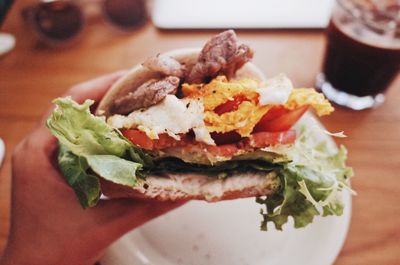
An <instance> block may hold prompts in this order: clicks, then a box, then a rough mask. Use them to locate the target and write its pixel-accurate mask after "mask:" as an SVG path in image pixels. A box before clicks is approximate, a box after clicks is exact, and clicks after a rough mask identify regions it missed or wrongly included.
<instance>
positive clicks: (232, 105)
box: [214, 95, 248, 115]
mask: <svg viewBox="0 0 400 265" xmlns="http://www.w3.org/2000/svg"><path fill="white" fill-rule="evenodd" d="M243 101H248V99H247V98H246V97H245V96H243V95H238V96H234V97H233V100H228V101H227V102H225V103H222V104H221V105H219V106H218V107H216V108H215V109H214V112H215V113H217V114H218V115H222V114H224V113H226V112H231V111H235V110H237V109H238V108H239V105H240V104H242V102H243Z"/></svg>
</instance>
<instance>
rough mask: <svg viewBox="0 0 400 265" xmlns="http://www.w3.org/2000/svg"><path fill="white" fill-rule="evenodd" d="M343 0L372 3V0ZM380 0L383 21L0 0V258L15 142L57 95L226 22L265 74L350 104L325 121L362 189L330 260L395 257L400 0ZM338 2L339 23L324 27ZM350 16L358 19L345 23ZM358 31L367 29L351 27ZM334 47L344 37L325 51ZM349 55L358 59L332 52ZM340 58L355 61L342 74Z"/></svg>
mask: <svg viewBox="0 0 400 265" xmlns="http://www.w3.org/2000/svg"><path fill="white" fill-rule="evenodd" d="M343 2H352V3H353V4H354V3H356V4H357V5H358V4H360V3H361V4H360V5H363V4H365V3H367V5H372V6H373V2H374V1H343ZM375 2H377V1H375ZM380 2H381V3H382V2H390V3H389V4H388V6H390V8H388V9H387V10H386V9H385V11H384V14H389V15H388V16H389V17H384V18H382V16H379V18H378V17H377V16H378V15H376V14H377V13H374V12H375V11H376V10H378V11H379V12H380V11H382V10H380V9H375V7H374V6H373V7H372V9H371V6H369V7H368V8H370V9H369V10H372V12H370V13H368V14H367V15H366V16H364V15H363V14H364V13H361V15H360V14H358V15H357V12H359V13H360V10H358V11H354V10H353V9H352V10H353V11H354V12H353V11H352V12H350V13H348V12H347V11H348V10H347V9H346V8H347V7H346V6H341V7H337V6H336V7H334V6H335V1H333V0H304V1H299V0H284V1H273V0H268V1H261V0H259V1H257V0H246V1H240V0H234V1H223V0H219V1H211V0H204V1H183V0H158V1H157V0H154V1H129V0H114V2H112V1H106V0H104V1H101V0H87V1H56V2H52V1H50V2H49V1H46V2H39V1H34V0H18V1H15V2H14V3H12V1H11V0H5V1H4V0H2V1H1V2H0V23H2V25H1V27H0V33H1V34H0V137H1V138H2V139H3V141H4V142H5V149H6V155H5V160H4V162H3V166H2V168H1V171H0V254H1V252H2V249H3V247H4V245H5V242H6V238H7V233H8V227H9V224H10V223H9V216H10V215H9V202H10V187H11V178H10V175H11V172H10V163H11V162H10V158H11V153H12V150H13V148H14V147H15V146H16V144H17V143H18V142H19V141H20V140H21V139H22V138H23V137H24V136H25V135H26V134H27V133H28V132H29V131H30V130H31V129H32V128H33V127H34V126H35V125H36V124H37V122H38V121H39V120H40V117H41V116H42V115H43V113H44V112H45V111H46V110H47V109H48V108H49V107H50V106H51V100H52V99H53V98H55V97H57V96H59V95H61V94H63V93H64V92H65V91H66V90H67V89H68V88H69V87H71V86H72V85H74V84H76V83H79V82H82V81H85V80H88V79H91V78H94V77H96V76H98V75H102V74H106V73H109V72H113V71H116V70H119V69H127V68H130V67H132V66H134V65H135V64H137V63H140V62H143V61H144V59H146V58H147V57H149V56H151V55H154V54H156V53H159V52H164V51H169V50H172V49H178V48H187V47H201V46H202V45H204V43H205V41H206V40H207V39H208V38H209V37H210V36H212V35H214V34H216V33H218V32H219V31H221V30H222V29H226V28H234V29H236V32H237V34H238V37H239V39H240V40H241V41H242V42H244V43H246V44H248V45H249V46H250V47H252V48H253V50H254V51H255V56H254V59H253V62H254V63H255V64H256V65H258V66H259V67H260V68H261V69H262V71H263V72H264V73H265V74H266V75H267V76H274V75H276V74H279V73H286V74H287V76H288V77H289V78H291V79H292V81H293V83H294V85H295V87H315V86H316V85H318V88H319V89H321V90H323V91H324V93H325V94H326V95H327V96H328V97H330V98H331V99H332V100H333V101H335V102H336V103H338V104H340V105H345V106H347V107H340V106H339V105H336V111H335V113H334V114H333V115H330V116H329V117H326V118H325V117H324V118H322V123H323V124H324V125H325V126H326V127H327V129H328V130H330V131H335V132H336V131H341V130H344V131H345V133H346V135H348V137H347V138H344V139H340V144H345V145H346V146H347V148H348V149H349V164H350V166H352V167H354V170H355V172H356V177H355V178H354V180H353V188H354V189H355V190H356V191H357V192H358V196H356V197H354V198H353V215H352V222H351V226H350V230H349V235H348V238H347V240H346V242H345V245H344V248H343V250H342V251H341V254H340V256H339V257H338V259H337V261H336V264H400V251H399V243H398V242H400V230H399V229H398V224H399V223H400V203H398V202H400V200H399V199H400V197H399V194H400V185H399V172H400V141H399V136H400V108H399V104H398V102H400V91H399V86H400V78H399V67H400V46H399V44H398V41H399V32H398V27H397V23H398V22H399V20H397V19H399V3H398V1H380ZM371 3H372V4H371ZM345 4H346V3H345ZM121 7H123V8H121ZM334 8H336V9H334ZM349 8H354V6H352V7H349ZM7 10H8V12H7ZM334 10H336V11H335V12H337V13H336V15H337V20H335V21H334V22H331V24H330V26H329V30H328V25H329V23H330V22H329V21H330V18H331V14H332V12H333V11H334ZM343 10H345V11H343ZM346 10H347V11H346ZM6 13H7V15H6ZM343 14H345V15H343ZM371 14H372V15H371ZM381 14H382V13H379V15H381ZM392 15H393V16H394V19H393V16H392ZM349 16H350V17H352V18H355V19H356V20H357V22H354V21H353V20H351V19H349ZM371 16H372V17H371ZM375 16H376V17H375ZM332 21H333V20H332ZM349 21H352V22H351V23H353V22H354V25H356V24H357V23H358V24H357V25H358V26H354V28H352V27H353V26H351V25H353V24H351V23H350V22H349ZM360 21H361V22H360ZM371 21H372V22H371ZM393 21H394V22H393ZM370 22H371V23H370ZM332 23H333V24H332ZM335 23H336V24H335ZM341 23H343V25H347V26H341V25H342V24H341ZM346 23H348V24H346ZM359 23H361V24H362V27H361V26H359ZM349 25H350V26H349ZM335 27H336V28H335ZM365 28H367V30H366V31H368V32H372V33H371V34H370V33H368V34H361V35H362V37H360V36H361V35H360V36H358V35H357V36H358V37H357V36H356V35H354V34H359V33H360V30H361V29H362V30H365ZM335 29H336V30H337V31H335ZM347 29H349V30H347ZM352 30H353V31H352ZM335 32H336V33H337V34H339V35H332V34H335ZM338 32H339V33H338ZM354 32H355V33H354ZM363 32H364V31H363ZM340 34H342V35H343V36H345V37H346V36H347V38H348V39H343V38H344V37H343V36H342V35H340ZM381 35H382V36H385V40H384V41H382V39H381V37H380V36H381ZM353 41H354V42H353ZM337 43H342V44H340V45H341V46H340V45H339V44H338V46H335V47H332V45H335V44H337ZM354 43H356V44H354ZM357 43H358V44H357ZM354 45H355V46H354ZM357 45H359V46H357ZM349 50H350V53H345V52H344V51H349ZM357 51H362V52H360V53H357ZM329 52H330V53H329ZM333 52H334V53H333ZM325 54H329V56H328V55H327V56H325ZM351 57H354V58H356V59H355V61H351V62H347V61H343V60H344V59H343V60H342V62H338V60H335V59H340V58H351ZM324 58H327V59H324ZM360 58H361V59H360ZM343 62H344V63H343ZM350 63H354V64H353V65H351V64H350ZM334 65H336V67H332V66H334ZM345 65H351V67H350V68H346V69H345V71H341V69H344V66H345ZM338 69H339V70H338ZM368 71H370V72H368ZM321 73H322V75H321ZM376 73H378V74H376ZM375 74H376V75H375ZM339 77H340V78H339ZM368 77H374V78H370V79H368ZM357 78H358V79H357ZM349 80H350V81H351V80H353V81H352V82H350V81H349ZM354 80H355V81H354ZM377 80H378V81H377ZM362 81H365V84H363V85H361V86H359V85H357V84H360V82H362ZM374 82H375V83H374ZM354 84H356V85H354ZM370 84H373V85H370ZM377 84H378V85H377ZM360 87H362V89H361V88H360ZM367 87H368V89H367ZM364 88H365V89H364ZM342 92H343V93H342ZM383 95H385V101H384V102H383ZM360 98H361V99H360ZM360 100H361V101H360ZM370 107H373V108H370ZM364 108H365V110H359V109H364ZM353 109H358V110H353ZM0 152H1V148H0ZM321 243H323V242H321Z"/></svg>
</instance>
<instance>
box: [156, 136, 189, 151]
mask: <svg viewBox="0 0 400 265" xmlns="http://www.w3.org/2000/svg"><path fill="white" fill-rule="evenodd" d="M180 137H181V139H180V140H176V139H174V138H172V137H171V136H169V135H168V134H165V133H163V134H159V135H158V139H156V140H153V141H154V149H164V148H168V147H177V146H184V145H187V144H188V143H190V142H191V141H190V139H189V137H188V136H187V135H180Z"/></svg>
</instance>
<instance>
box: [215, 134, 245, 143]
mask: <svg viewBox="0 0 400 265" xmlns="http://www.w3.org/2000/svg"><path fill="white" fill-rule="evenodd" d="M211 137H212V138H213V140H214V141H215V143H216V144H217V145H223V144H233V143H236V142H239V141H240V140H241V139H242V137H241V136H240V134H238V133H237V132H235V131H231V132H227V133H216V132H213V133H211Z"/></svg>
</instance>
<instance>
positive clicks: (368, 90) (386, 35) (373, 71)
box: [317, 0, 400, 110]
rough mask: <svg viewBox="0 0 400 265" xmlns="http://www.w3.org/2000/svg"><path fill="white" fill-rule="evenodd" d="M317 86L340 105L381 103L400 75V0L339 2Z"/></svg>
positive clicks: (368, 105)
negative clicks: (385, 93)
mask: <svg viewBox="0 0 400 265" xmlns="http://www.w3.org/2000/svg"><path fill="white" fill-rule="evenodd" d="M326 31H327V32H326V35H327V46H326V52H325V59H324V63H323V72H322V73H321V74H320V75H318V77H317V87H318V88H319V89H320V90H321V91H322V92H323V93H324V94H325V95H326V97H327V98H329V99H330V100H331V101H333V102H334V103H336V104H338V105H342V106H345V107H348V108H351V109H355V110H360V109H366V108H371V107H375V106H377V105H379V104H381V103H382V102H383V101H384V99H385V97H384V92H385V90H386V89H387V88H388V87H389V85H390V83H391V82H392V81H393V80H394V79H395V78H396V76H397V75H398V74H399V71H400V1H395V0H375V1H373V0H369V1H367V0H337V1H336V6H335V7H334V10H333V14H332V18H331V21H330V23H329V26H328V28H327V30H326Z"/></svg>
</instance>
